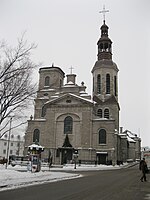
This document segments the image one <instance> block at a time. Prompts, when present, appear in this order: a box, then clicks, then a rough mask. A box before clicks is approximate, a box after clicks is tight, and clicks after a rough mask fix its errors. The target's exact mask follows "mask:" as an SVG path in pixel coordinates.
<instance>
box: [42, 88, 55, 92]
mask: <svg viewBox="0 0 150 200" xmlns="http://www.w3.org/2000/svg"><path fill="white" fill-rule="evenodd" d="M40 91H41V92H45V91H55V89H53V88H47V89H46V88H45V89H42V90H40Z"/></svg>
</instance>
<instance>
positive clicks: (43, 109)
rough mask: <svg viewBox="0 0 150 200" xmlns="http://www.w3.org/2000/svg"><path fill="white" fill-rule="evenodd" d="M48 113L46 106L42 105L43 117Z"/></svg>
mask: <svg viewBox="0 0 150 200" xmlns="http://www.w3.org/2000/svg"><path fill="white" fill-rule="evenodd" d="M45 115H46V107H45V106H43V107H42V112H41V117H44V116H45Z"/></svg>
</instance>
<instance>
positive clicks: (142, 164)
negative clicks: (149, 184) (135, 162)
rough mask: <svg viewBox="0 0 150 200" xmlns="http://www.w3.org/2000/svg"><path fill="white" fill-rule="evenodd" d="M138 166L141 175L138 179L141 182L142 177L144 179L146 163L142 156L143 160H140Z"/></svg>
mask: <svg viewBox="0 0 150 200" xmlns="http://www.w3.org/2000/svg"><path fill="white" fill-rule="evenodd" d="M139 168H140V170H141V171H142V177H141V178H140V180H141V181H142V182H143V179H144V181H146V172H147V164H146V161H145V158H143V160H141V161H140V166H139Z"/></svg>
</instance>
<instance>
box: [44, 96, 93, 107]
mask: <svg viewBox="0 0 150 200" xmlns="http://www.w3.org/2000/svg"><path fill="white" fill-rule="evenodd" d="M85 104H87V105H90V106H93V104H94V102H93V101H92V100H89V99H85V98H83V97H80V96H77V95H74V94H71V93H68V94H64V95H62V96H60V97H56V98H55V99H52V100H50V101H48V102H46V103H45V106H46V107H48V106H51V105H64V106H65V105H68V106H69V105H70V106H75V105H85Z"/></svg>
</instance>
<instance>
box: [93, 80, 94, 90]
mask: <svg viewBox="0 0 150 200" xmlns="http://www.w3.org/2000/svg"><path fill="white" fill-rule="evenodd" d="M93 92H94V77H93Z"/></svg>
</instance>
